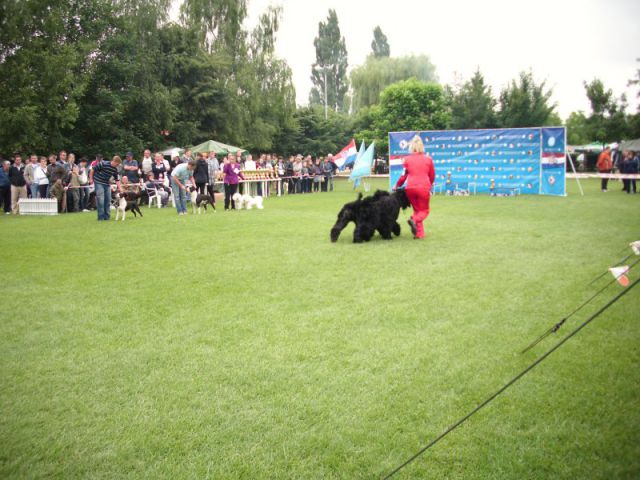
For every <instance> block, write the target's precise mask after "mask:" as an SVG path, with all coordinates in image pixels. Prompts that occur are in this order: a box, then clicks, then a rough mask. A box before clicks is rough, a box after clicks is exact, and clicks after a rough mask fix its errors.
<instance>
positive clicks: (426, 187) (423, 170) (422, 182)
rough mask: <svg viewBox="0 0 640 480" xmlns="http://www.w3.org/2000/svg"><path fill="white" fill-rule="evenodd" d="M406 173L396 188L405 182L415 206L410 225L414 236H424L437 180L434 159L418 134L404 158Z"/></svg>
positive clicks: (407, 191)
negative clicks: (432, 188) (432, 193)
mask: <svg viewBox="0 0 640 480" xmlns="http://www.w3.org/2000/svg"><path fill="white" fill-rule="evenodd" d="M403 166H404V173H403V174H402V176H401V177H400V178H399V179H398V182H397V183H396V186H395V188H396V189H397V188H400V187H401V186H402V185H404V184H405V182H406V186H405V191H406V193H407V198H408V199H409V202H410V203H411V206H412V207H413V215H412V216H411V218H410V219H409V226H410V227H411V232H412V233H413V238H416V239H420V238H424V226H423V225H422V222H423V221H424V220H425V219H426V218H427V217H428V216H429V200H430V199H431V185H433V182H434V180H435V175H436V172H435V168H434V167H433V159H432V158H431V157H430V156H428V155H425V153H424V145H423V143H422V140H421V139H420V137H419V136H418V135H416V136H415V137H414V138H413V140H411V144H410V146H409V155H408V156H406V157H405V159H404V165H403Z"/></svg>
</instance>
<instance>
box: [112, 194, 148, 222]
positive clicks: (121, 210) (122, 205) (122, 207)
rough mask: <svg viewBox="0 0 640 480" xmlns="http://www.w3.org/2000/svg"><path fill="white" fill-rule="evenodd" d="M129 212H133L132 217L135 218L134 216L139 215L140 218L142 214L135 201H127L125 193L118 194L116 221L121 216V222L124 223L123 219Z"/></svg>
mask: <svg viewBox="0 0 640 480" xmlns="http://www.w3.org/2000/svg"><path fill="white" fill-rule="evenodd" d="M128 210H130V211H132V212H133V216H134V217H137V216H138V215H137V214H136V212H137V213H139V214H140V216H141V217H142V212H141V211H140V207H139V206H138V202H137V200H128V199H127V194H126V193H118V207H117V208H116V221H118V217H119V216H120V214H122V221H123V222H124V218H125V216H126V215H127V211H128Z"/></svg>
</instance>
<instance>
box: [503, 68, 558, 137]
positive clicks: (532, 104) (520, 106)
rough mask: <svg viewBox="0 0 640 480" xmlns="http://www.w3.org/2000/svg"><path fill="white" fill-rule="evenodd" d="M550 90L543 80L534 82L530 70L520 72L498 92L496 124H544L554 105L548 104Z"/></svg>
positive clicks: (521, 125)
mask: <svg viewBox="0 0 640 480" xmlns="http://www.w3.org/2000/svg"><path fill="white" fill-rule="evenodd" d="M551 94H552V91H551V90H546V89H545V82H544V81H543V82H542V83H540V84H536V82H535V80H534V79H533V74H532V73H531V72H529V73H526V72H522V73H520V78H519V79H518V81H516V80H512V81H511V83H510V84H509V85H508V86H507V87H505V88H504V89H503V90H502V91H501V92H500V100H499V109H498V125H499V126H501V127H507V128H515V127H538V126H542V125H545V124H546V123H547V120H548V119H549V116H550V115H551V113H552V112H553V110H554V109H555V105H554V104H553V105H552V104H549V101H550V99H551Z"/></svg>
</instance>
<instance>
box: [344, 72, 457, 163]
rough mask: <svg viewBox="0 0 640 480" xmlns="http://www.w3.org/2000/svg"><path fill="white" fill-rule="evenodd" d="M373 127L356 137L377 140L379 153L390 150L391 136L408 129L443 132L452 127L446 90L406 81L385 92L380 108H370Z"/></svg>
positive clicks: (392, 86)
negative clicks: (390, 133)
mask: <svg viewBox="0 0 640 480" xmlns="http://www.w3.org/2000/svg"><path fill="white" fill-rule="evenodd" d="M368 115H369V116H370V119H371V126H370V127H369V128H367V129H363V130H361V131H359V132H358V133H357V134H356V137H357V138H358V139H364V140H366V141H368V142H370V141H375V142H376V146H377V147H376V148H377V149H378V151H386V150H388V142H389V139H388V133H389V132H394V131H405V130H440V129H444V128H447V126H448V124H449V120H450V117H449V112H448V109H447V104H446V98H445V95H444V90H443V88H442V87H441V86H440V85H437V84H432V83H425V82H420V81H418V80H416V79H409V80H404V81H401V82H398V83H394V84H393V85H390V86H388V87H387V88H385V89H384V91H383V92H382V94H381V96H380V105H376V106H373V107H371V109H370V111H369V112H368Z"/></svg>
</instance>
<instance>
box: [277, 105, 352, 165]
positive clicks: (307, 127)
mask: <svg viewBox="0 0 640 480" xmlns="http://www.w3.org/2000/svg"><path fill="white" fill-rule="evenodd" d="M295 124H296V125H297V128H296V129H295V131H293V132H291V133H292V135H290V136H288V138H286V139H285V141H284V142H282V143H281V144H280V149H279V150H280V152H281V153H284V154H297V153H301V154H304V155H307V154H309V155H314V156H315V155H326V154H328V153H336V152H338V151H340V149H341V148H343V147H344V146H345V145H346V144H347V143H348V142H349V140H350V139H351V136H352V132H353V129H352V127H351V121H350V119H349V117H348V115H347V114H346V113H343V112H334V111H329V112H328V115H327V118H326V119H325V117H324V110H323V109H322V108H320V107H318V106H308V107H302V108H299V109H298V110H297V111H296V113H295Z"/></svg>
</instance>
